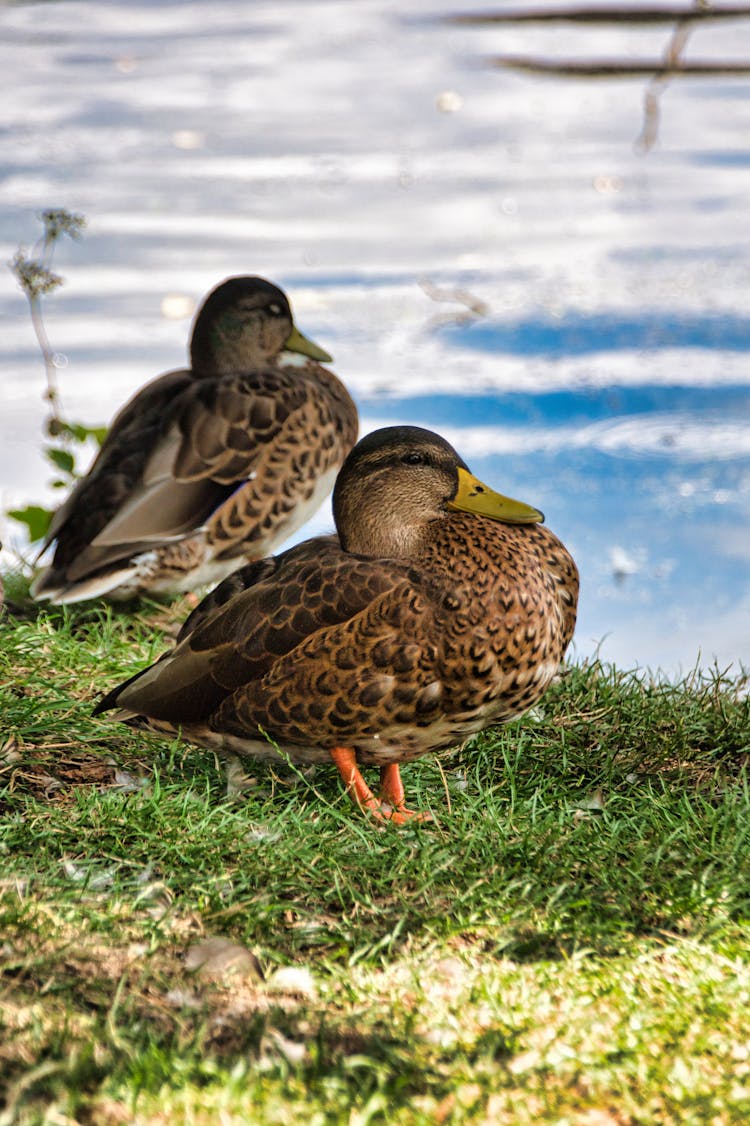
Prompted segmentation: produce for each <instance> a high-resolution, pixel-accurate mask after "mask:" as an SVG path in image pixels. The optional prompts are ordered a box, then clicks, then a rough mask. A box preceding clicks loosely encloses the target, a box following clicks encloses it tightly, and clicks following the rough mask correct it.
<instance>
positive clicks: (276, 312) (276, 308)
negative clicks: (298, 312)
mask: <svg viewBox="0 0 750 1126" xmlns="http://www.w3.org/2000/svg"><path fill="white" fill-rule="evenodd" d="M268 311H269V313H270V314H271V315H272V316H273V317H280V316H281V305H277V304H276V302H275V301H274V303H273V305H269V306H268Z"/></svg>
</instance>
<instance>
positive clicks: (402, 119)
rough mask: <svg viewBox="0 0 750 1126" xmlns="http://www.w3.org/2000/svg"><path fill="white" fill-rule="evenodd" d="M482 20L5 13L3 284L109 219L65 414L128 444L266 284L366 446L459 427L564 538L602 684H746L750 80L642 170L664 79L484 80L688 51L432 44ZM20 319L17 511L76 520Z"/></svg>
mask: <svg viewBox="0 0 750 1126" xmlns="http://www.w3.org/2000/svg"><path fill="white" fill-rule="evenodd" d="M497 6H498V7H502V5H500V4H498V5H497ZM558 6H559V3H558ZM472 8H473V5H469V4H466V3H463V4H462V3H460V2H458V0H457V2H456V3H454V4H449V3H446V2H444V0H436V2H435V3H430V4H421V3H414V4H410V5H405V4H399V3H394V2H390V0H357V3H352V2H351V0H329V2H321V3H317V2H316V3H309V2H305V0H288V2H285V0H276V2H274V3H263V2H257V3H246V2H242V0H223V2H222V0H219V2H212V3H211V4H205V3H177V2H173V3H169V2H155V3H147V2H132V0H127V2H119V3H118V2H114V0H113V2H107V0H87V2H86V3H72V2H61V3H35V4H25V3H17V4H13V5H2V6H0V62H1V64H2V73H3V76H4V96H3V99H2V100H1V101H0V138H1V144H0V244H1V247H0V249H1V251H2V258H3V260H4V261H7V260H9V259H10V258H11V257H12V255H13V253H14V252H15V250H16V249H17V247H18V246H19V244H22V245H25V246H26V247H30V246H31V245H32V244H33V243H34V241H35V239H36V238H37V235H38V233H39V230H40V225H39V222H38V219H37V215H38V212H39V211H41V210H42V209H45V208H49V207H65V208H68V209H70V210H72V211H77V212H82V213H84V214H85V215H86V216H87V219H88V227H87V230H86V234H85V237H84V238H83V239H82V240H81V241H80V242H76V243H72V242H68V243H64V244H62V245H61V246H60V248H59V250H58V252H57V254H56V258H55V268H56V269H58V270H59V272H61V273H62V274H63V275H64V276H65V279H66V283H65V286H64V287H63V288H62V289H61V290H59V291H58V292H57V293H56V294H55V295H54V296H52V297H50V298H49V299H48V301H47V302H46V305H45V315H46V323H47V328H48V332H49V335H50V338H51V341H52V345H53V347H54V348H55V349H56V351H57V352H58V353H60V355H61V357H63V360H62V362H63V363H64V364H66V366H65V367H64V368H63V369H61V371H60V382H61V388H62V394H63V401H64V405H65V408H66V410H67V413H68V414H69V416H71V417H72V418H75V419H80V420H82V421H85V422H88V423H101V422H104V421H107V420H108V419H109V418H111V416H112V414H113V413H114V411H115V409H116V408H117V406H118V405H119V404H120V403H122V401H123V400H124V399H125V397H126V396H128V395H129V394H131V393H132V392H133V391H134V390H135V389H136V388H137V387H138V386H140V385H141V384H142V383H144V382H145V381H146V380H147V379H149V378H150V377H152V376H154V375H156V374H158V373H159V372H161V371H163V370H166V369H168V368H170V367H175V366H180V365H181V364H182V363H183V362H184V357H185V347H186V340H187V334H188V330H189V324H190V320H189V309H190V302H194V301H196V300H199V299H200V298H201V297H202V296H203V294H205V292H206V291H207V290H208V289H210V288H211V287H212V286H213V285H214V284H216V283H217V282H218V281H220V280H221V279H222V278H223V277H225V276H227V275H228V274H233V273H260V274H264V275H265V276H267V277H269V278H271V279H273V280H275V281H277V282H279V283H280V284H282V285H283V286H284V288H285V289H286V290H287V292H288V293H289V295H290V297H291V299H292V302H293V305H294V309H295V313H296V315H297V320H298V322H299V324H300V326H301V327H302V328H303V330H304V331H306V332H307V333H308V334H309V335H311V336H312V337H313V338H314V339H316V340H318V341H319V342H320V343H321V344H323V345H324V346H325V347H326V348H328V349H329V350H330V351H331V352H332V353H333V355H334V357H335V363H334V365H333V366H334V368H335V370H336V371H337V372H338V374H339V375H340V376H341V377H342V378H343V379H345V380H346V382H347V383H348V385H349V386H350V388H351V390H352V392H353V394H354V396H355V398H356V399H357V402H358V404H359V407H360V411H361V416H362V424H363V429H364V430H367V429H371V428H373V427H375V426H377V425H380V424H383V423H392V422H396V421H409V422H414V423H418V424H421V425H425V426H429V427H431V428H433V429H436V430H439V431H440V432H441V433H443V434H444V435H445V436H446V437H448V438H449V439H450V440H451V441H452V442H453V443H454V444H455V445H456V447H457V448H458V449H459V451H460V452H461V453H462V454H463V455H464V457H465V458H466V460H467V461H468V462H469V464H470V465H471V466H472V468H473V469H474V470H475V472H477V473H478V474H479V475H480V476H482V477H483V478H484V479H485V480H486V481H487V482H488V483H490V484H494V485H496V487H498V488H499V489H501V490H502V491H505V492H508V493H511V494H512V495H516V496H518V497H519V498H521V499H524V500H527V501H529V502H530V503H533V504H535V505H537V506H538V507H541V508H542V509H543V510H544V511H545V513H546V515H547V522H548V524H549V526H550V527H551V528H552V529H553V530H554V531H556V532H557V533H558V534H559V535H560V536H561V537H562V538H563V539H564V540H565V542H566V543H567V544H568V546H569V547H570V548H571V549H572V551H573V553H574V554H575V556H576V558H577V560H578V562H579V565H580V568H581V572H582V581H583V588H582V596H581V608H580V624H579V627H578V631H577V638H576V653H577V654H578V655H579V656H587V655H590V654H592V653H594V652H596V651H599V652H600V653H601V655H602V656H603V657H604V658H605V659H607V660H612V661H615V662H617V663H618V664H620V665H623V666H626V667H634V666H636V665H637V666H641V667H650V668H652V669H657V668H658V669H662V670H664V671H666V672H667V673H668V674H670V675H676V674H678V673H679V672H681V671H687V670H689V669H690V668H691V667H692V666H693V665H694V664H695V663H696V662H700V663H701V664H703V665H708V664H710V663H712V662H713V660H714V659H716V660H718V661H719V662H720V663H721V664H722V665H726V664H729V663H730V662H734V664H735V668H736V667H737V666H738V664H739V662H744V663H745V664H748V663H750V567H749V564H750V521H749V519H748V518H749V517H750V426H749V425H748V419H749V416H750V318H749V317H748V292H750V218H749V216H748V211H749V209H750V208H749V205H750V79H744V78H742V77H726V76H725V77H721V76H719V77H704V78H700V79H689V78H680V79H679V80H675V81H673V82H671V83H670V84H669V85H668V86H667V87H666V88H665V90H664V91H663V94H662V97H661V100H660V119H659V122H658V138H657V140H656V144H655V145H654V147H653V148H652V149H651V150H650V151H648V152H644V151H643V150H642V149H641V148H639V147H638V145H637V144H636V142H637V139H638V137H639V136H640V134H641V132H642V128H643V105H644V93H645V90H646V86H647V80H646V79H643V78H641V79H627V80H626V79H611V80H606V81H595V82H594V81H586V80H580V79H577V80H572V79H564V78H555V77H539V76H534V75H530V74H524V73H517V72H514V71H509V70H504V69H497V68H492V67H490V66H488V65H485V60H486V59H487V58H488V57H489V56H496V55H500V54H503V55H507V54H515V55H534V56H540V55H542V56H546V57H548V58H551V59H563V58H569V57H573V58H576V59H592V58H602V57H606V58H609V59H611V58H614V57H617V58H622V59H629V60H631V61H633V60H636V59H641V58H646V59H650V60H654V59H658V58H659V57H660V56H661V54H662V53H663V51H664V49H665V47H666V45H667V43H668V41H669V36H670V28H669V26H668V25H661V26H660V25H650V26H648V27H638V26H627V25H617V26H612V25H607V24H603V25H591V26H589V25H587V26H585V27H583V26H580V25H571V24H564V23H561V24H555V25H517V26H509V27H508V26H497V27H493V28H486V27H471V26H456V25H451V24H448V23H445V22H444V21H441V20H440V19H436V18H433V17H439V16H444V15H446V14H448V13H451V12H454V11H459V12H460V11H464V12H466V11H468V10H471V9H472ZM405 12H406V13H408V18H405V16H404V13H405ZM685 57H686V58H687V59H688V60H690V59H691V58H693V57H695V58H700V59H701V60H706V59H708V60H716V61H727V60H730V61H740V62H742V61H745V62H747V61H750V20H748V19H742V18H738V19H736V20H731V21H728V22H721V23H717V24H716V25H706V26H701V27H696V28H695V30H694V31H693V33H692V36H691V38H690V41H689V43H688V45H687V49H686V52H685ZM179 298H185V299H186V300H184V301H180V300H176V299H179ZM472 310H473V311H472ZM0 313H1V314H2V318H3V329H2V333H1V334H0V364H1V365H2V373H1V379H0V439H1V441H0V505H1V506H2V508H3V509H5V508H7V507H8V506H12V505H15V504H17V503H19V502H25V501H29V500H32V501H39V500H46V501H49V498H50V496H51V494H50V492H49V490H48V489H47V487H46V482H47V481H48V479H49V478H50V476H51V473H50V472H49V469H48V467H47V466H46V465H45V463H44V462H43V460H42V457H41V454H40V425H41V420H42V416H43V406H42V403H41V398H40V396H41V393H42V390H43V382H44V380H43V369H42V365H41V362H40V357H39V353H38V351H37V348H36V342H35V339H34V336H33V333H32V330H31V326H30V322H29V319H28V315H27V310H26V306H25V301H24V298H23V296H22V294H21V292H20V290H18V288H17V286H16V283H15V280H14V279H13V277H12V276H11V274H10V273H9V272H7V271H2V272H0ZM180 313H181V315H175V314H180ZM329 523H330V511H329V510H327V509H326V510H323V511H322V512H321V513H320V515H319V517H318V518H317V519H316V520H315V521H314V522H313V524H312V525H309V526H308V529H306V532H309V531H317V530H320V529H322V528H324V527H327V526H328V525H329ZM2 536H3V539H4V540H5V541H6V543H7V542H8V541H9V540H10V539H12V538H13V537H14V536H17V533H16V532H14V531H13V530H12V527H11V526H10V525H9V524H6V525H5V526H4V527H3V529H2Z"/></svg>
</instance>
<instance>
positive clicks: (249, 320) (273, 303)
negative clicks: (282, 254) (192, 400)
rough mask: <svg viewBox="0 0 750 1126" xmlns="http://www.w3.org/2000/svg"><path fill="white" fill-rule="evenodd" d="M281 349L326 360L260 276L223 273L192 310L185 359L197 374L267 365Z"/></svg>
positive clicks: (281, 295)
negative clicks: (227, 276)
mask: <svg viewBox="0 0 750 1126" xmlns="http://www.w3.org/2000/svg"><path fill="white" fill-rule="evenodd" d="M284 351H288V352H301V353H302V354H303V355H305V356H309V357H310V359H313V360H319V361H322V362H323V363H328V362H330V360H331V357H330V356H329V354H328V353H327V352H324V351H323V349H322V348H319V347H318V345H317V344H314V343H313V342H312V340H308V339H307V337H306V336H303V335H302V333H301V332H300V331H299V329H298V328H297V327H296V326H295V324H294V318H293V316H292V310H291V307H290V305H289V301H288V299H287V296H286V294H285V293H284V292H283V290H281V289H279V288H278V286H275V285H273V284H272V283H271V282H269V281H266V280H265V278H258V277H234V278H227V280H226V281H224V282H222V283H221V285H218V286H217V287H216V289H214V290H212V291H211V293H209V295H208V297H207V298H206V300H205V301H204V302H203V304H202V305H201V307H200V309H199V310H198V313H197V314H196V317H195V322H194V324H193V335H192V340H191V344H190V361H191V367H192V369H193V371H194V372H197V373H198V374H200V375H225V374H231V373H233V372H244V371H255V370H257V369H258V368H262V367H265V366H267V365H269V364H273V363H274V362H275V361H276V359H277V357H278V356H279V354H280V353H281V352H284Z"/></svg>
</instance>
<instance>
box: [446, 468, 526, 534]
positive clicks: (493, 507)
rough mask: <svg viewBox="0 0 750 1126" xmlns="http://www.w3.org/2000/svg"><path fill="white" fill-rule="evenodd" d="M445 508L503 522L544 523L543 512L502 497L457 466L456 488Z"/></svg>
mask: <svg viewBox="0 0 750 1126" xmlns="http://www.w3.org/2000/svg"><path fill="white" fill-rule="evenodd" d="M447 507H448V508H449V509H451V510H452V511H453V512H473V513H475V514H476V515H477V516H489V517H490V519H491V520H501V521H502V522H503V523H504V524H543V523H544V513H543V512H540V511H539V509H538V508H532V507H531V505H530V504H524V503H523V501H520V500H513V499H512V498H511V497H504V496H503V495H502V493H496V492H495V490H494V489H490V488H489V487H488V486H487V485H485V484H483V483H482V482H481V481H480V480H479V478H478V477H475V476H474V474H473V473H469V471H468V470H467V469H461V467H460V466H459V469H458V489H457V490H456V495H455V496H454V497H453V500H449V501H448V504H447Z"/></svg>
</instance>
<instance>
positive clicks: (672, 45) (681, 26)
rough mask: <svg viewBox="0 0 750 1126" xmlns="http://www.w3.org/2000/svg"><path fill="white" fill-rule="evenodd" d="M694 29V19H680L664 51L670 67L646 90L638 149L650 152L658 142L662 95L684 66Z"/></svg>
mask: <svg viewBox="0 0 750 1126" xmlns="http://www.w3.org/2000/svg"><path fill="white" fill-rule="evenodd" d="M692 30H693V21H692V19H690V18H688V19H684V20H680V21H679V23H678V24H677V25H676V26H675V28H674V30H673V31H672V37H671V39H670V40H669V43H668V44H667V49H666V51H665V52H664V62H665V64H666V66H668V67H669V72H668V73H665V74H655V75H654V76H653V78H652V79H651V81H650V82H649V83H648V85H647V86H646V92H645V94H644V96H643V128H642V129H641V135H640V137H638V139H637V140H636V142H635V147H636V149H638V150H640V151H641V152H650V151H651V149H652V148H653V147H654V145H655V144H656V141H657V139H658V136H659V122H660V120H661V96H662V94H663V93H664V91H665V90H666V88H667V85H668V84H669V82H670V81H671V79H672V78H673V76H674V72H675V71H678V70H681V69H683V67H684V64H683V59H682V56H683V53H684V51H685V48H686V47H687V44H688V40H689V38H690V33H691V32H692Z"/></svg>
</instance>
